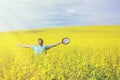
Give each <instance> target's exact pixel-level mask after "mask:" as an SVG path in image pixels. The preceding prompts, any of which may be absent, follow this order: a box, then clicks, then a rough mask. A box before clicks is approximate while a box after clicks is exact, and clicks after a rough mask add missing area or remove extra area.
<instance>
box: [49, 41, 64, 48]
mask: <svg viewBox="0 0 120 80" xmlns="http://www.w3.org/2000/svg"><path fill="white" fill-rule="evenodd" d="M60 44H62V42H57V43H55V44H51V45H49V47H48V49H50V48H52V47H55V46H58V45H60Z"/></svg>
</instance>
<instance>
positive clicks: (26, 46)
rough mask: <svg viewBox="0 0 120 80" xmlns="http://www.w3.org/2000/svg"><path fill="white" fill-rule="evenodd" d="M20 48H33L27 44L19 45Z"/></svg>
mask: <svg viewBox="0 0 120 80" xmlns="http://www.w3.org/2000/svg"><path fill="white" fill-rule="evenodd" d="M18 46H20V47H24V48H31V45H27V44H18Z"/></svg>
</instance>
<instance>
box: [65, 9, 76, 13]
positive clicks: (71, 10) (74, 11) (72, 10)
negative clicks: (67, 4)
mask: <svg viewBox="0 0 120 80" xmlns="http://www.w3.org/2000/svg"><path fill="white" fill-rule="evenodd" d="M67 12H69V13H77V11H76V10H74V9H67Z"/></svg>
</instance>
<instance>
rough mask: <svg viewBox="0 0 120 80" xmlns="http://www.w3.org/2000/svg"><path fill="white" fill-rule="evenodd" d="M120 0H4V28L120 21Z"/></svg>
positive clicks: (0, 24) (0, 0)
mask: <svg viewBox="0 0 120 80" xmlns="http://www.w3.org/2000/svg"><path fill="white" fill-rule="evenodd" d="M119 3H120V1H119V0H0V32H1V31H10V30H20V29H21V30H22V29H33V28H43V27H57V26H72V25H77V26H78V25H120V5H119Z"/></svg>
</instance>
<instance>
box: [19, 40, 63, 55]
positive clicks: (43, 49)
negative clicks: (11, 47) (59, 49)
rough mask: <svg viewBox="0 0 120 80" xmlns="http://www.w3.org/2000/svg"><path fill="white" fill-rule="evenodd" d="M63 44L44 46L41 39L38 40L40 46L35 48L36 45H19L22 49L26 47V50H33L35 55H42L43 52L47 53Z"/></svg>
mask: <svg viewBox="0 0 120 80" xmlns="http://www.w3.org/2000/svg"><path fill="white" fill-rule="evenodd" d="M60 44H62V41H61V42H58V43H55V44H51V45H43V39H41V38H39V39H38V45H37V46H35V45H32V46H31V45H26V44H18V46H20V47H24V48H31V49H32V50H33V51H34V54H35V55H36V54H40V53H42V52H45V53H46V51H47V50H48V49H50V48H52V47H55V46H57V45H60Z"/></svg>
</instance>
